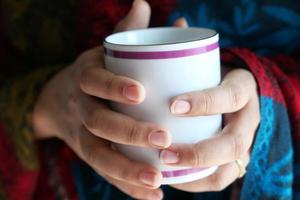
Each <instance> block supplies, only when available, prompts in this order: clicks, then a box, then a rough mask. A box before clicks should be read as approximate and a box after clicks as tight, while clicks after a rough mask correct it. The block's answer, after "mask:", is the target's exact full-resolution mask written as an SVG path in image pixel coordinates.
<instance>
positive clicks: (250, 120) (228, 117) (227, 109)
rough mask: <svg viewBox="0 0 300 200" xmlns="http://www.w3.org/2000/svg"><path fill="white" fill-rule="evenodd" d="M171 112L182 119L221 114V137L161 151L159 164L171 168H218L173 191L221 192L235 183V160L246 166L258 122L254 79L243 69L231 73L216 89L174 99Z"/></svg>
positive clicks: (237, 174) (236, 175)
mask: <svg viewBox="0 0 300 200" xmlns="http://www.w3.org/2000/svg"><path fill="white" fill-rule="evenodd" d="M170 110H171V112H172V113H173V114H175V115H177V116H181V117H187V116H200V115H214V114H224V115H223V120H224V128H223V130H222V132H221V134H218V135H216V136H215V137H212V138H209V139H206V140H203V141H200V142H198V143H196V144H193V145H191V144H173V145H171V146H170V147H169V148H168V149H166V150H162V151H161V153H160V158H161V160H162V162H163V163H164V164H168V165H171V166H188V167H210V166H214V165H218V166H219V168H218V170H217V171H216V172H215V173H214V174H212V175H211V176H209V177H206V178H204V179H201V180H198V181H194V182H190V183H185V184H177V185H173V187H175V188H177V189H181V190H185V191H190V192H202V191H221V190H223V189H224V188H226V187H227V186H228V185H230V184H231V183H232V182H234V181H235V180H236V179H237V178H238V176H239V168H238V165H237V164H236V163H235V160H237V159H240V160H241V161H242V162H243V164H244V166H245V167H246V166H247V164H248V162H249V157H250V148H251V145H252V143H253V139H254V136H255V132H256V129H257V127H258V125H259V122H260V112H259V98H258V94H257V85H256V81H255V79H254V77H253V75H252V74H251V73H250V72H248V71H247V70H244V69H235V70H232V71H230V72H228V73H227V74H226V76H225V77H224V79H223V81H222V83H221V84H220V85H219V86H217V87H215V88H211V89H207V90H203V91H196V92H191V93H186V94H183V95H180V96H177V97H175V98H173V99H172V101H171V106H170Z"/></svg>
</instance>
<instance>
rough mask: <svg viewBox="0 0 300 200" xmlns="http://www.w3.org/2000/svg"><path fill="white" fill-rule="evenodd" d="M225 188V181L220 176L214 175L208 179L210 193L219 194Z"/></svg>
mask: <svg viewBox="0 0 300 200" xmlns="http://www.w3.org/2000/svg"><path fill="white" fill-rule="evenodd" d="M226 187H227V184H226V182H225V179H224V178H223V176H222V175H220V174H216V175H212V176H211V179H210V188H209V190H210V191H215V192H219V191H222V190H224V189H225V188H226Z"/></svg>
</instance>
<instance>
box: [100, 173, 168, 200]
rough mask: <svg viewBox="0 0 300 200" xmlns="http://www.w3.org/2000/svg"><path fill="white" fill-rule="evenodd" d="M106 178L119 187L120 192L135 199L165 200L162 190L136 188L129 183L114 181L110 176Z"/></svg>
mask: <svg viewBox="0 0 300 200" xmlns="http://www.w3.org/2000/svg"><path fill="white" fill-rule="evenodd" d="M104 178H105V179H106V180H107V181H108V182H109V183H111V184H112V185H114V186H115V187H117V188H118V189H119V190H121V191H122V192H124V193H125V194H127V195H129V196H131V197H132V198H134V199H145V200H160V199H163V192H162V190H161V189H159V188H158V189H145V188H143V187H139V186H134V185H130V184H128V182H123V181H119V180H116V179H113V178H111V177H109V176H104Z"/></svg>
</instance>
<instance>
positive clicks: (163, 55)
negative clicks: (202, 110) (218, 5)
mask: <svg viewBox="0 0 300 200" xmlns="http://www.w3.org/2000/svg"><path fill="white" fill-rule="evenodd" d="M218 47H219V44H218V42H216V43H213V44H210V45H207V46H204V47H197V48H193V49H183V50H176V51H153V52H134V51H116V50H111V49H105V51H106V55H108V56H110V57H114V58H126V59H139V60H142V59H145V60H149V59H168V58H181V57H187V56H194V55H198V54H202V53H207V52H210V51H212V50H214V49H216V48H218Z"/></svg>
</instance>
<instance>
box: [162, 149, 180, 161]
mask: <svg viewBox="0 0 300 200" xmlns="http://www.w3.org/2000/svg"><path fill="white" fill-rule="evenodd" d="M159 157H160V160H161V161H162V162H163V163H164V164H175V163H178V161H179V154H178V153H175V152H173V151H169V150H162V151H161V152H160V155H159Z"/></svg>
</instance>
